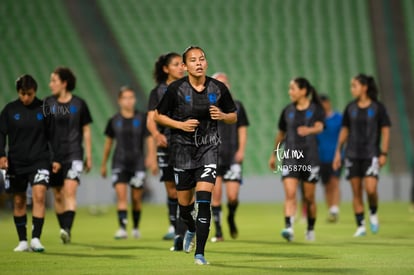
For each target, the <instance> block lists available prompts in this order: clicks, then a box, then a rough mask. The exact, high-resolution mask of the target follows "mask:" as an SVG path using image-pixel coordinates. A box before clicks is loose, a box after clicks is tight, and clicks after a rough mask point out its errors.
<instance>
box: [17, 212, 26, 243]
mask: <svg viewBox="0 0 414 275" xmlns="http://www.w3.org/2000/svg"><path fill="white" fill-rule="evenodd" d="M14 224H15V226H16V230H17V235H19V241H27V232H26V225H27V216H26V215H24V216H21V217H16V216H14Z"/></svg>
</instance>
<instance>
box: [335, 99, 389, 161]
mask: <svg viewBox="0 0 414 275" xmlns="http://www.w3.org/2000/svg"><path fill="white" fill-rule="evenodd" d="M342 126H343V127H346V128H348V130H349V136H348V141H347V145H346V149H345V156H346V157H347V158H354V159H370V158H373V157H377V156H379V154H380V138H381V128H383V127H390V126H391V121H390V118H389V116H388V113H387V110H386V109H385V106H384V105H383V104H382V103H380V102H378V101H373V102H372V103H371V104H370V105H369V106H368V107H367V108H360V107H358V103H357V101H352V102H351V103H349V104H348V106H346V108H345V111H344V114H343V120H342Z"/></svg>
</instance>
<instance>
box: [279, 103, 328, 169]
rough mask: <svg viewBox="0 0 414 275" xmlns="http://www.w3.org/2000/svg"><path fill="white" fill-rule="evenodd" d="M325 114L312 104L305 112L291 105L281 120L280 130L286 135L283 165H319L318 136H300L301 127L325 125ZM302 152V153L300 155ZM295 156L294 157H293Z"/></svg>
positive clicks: (285, 110)
mask: <svg viewBox="0 0 414 275" xmlns="http://www.w3.org/2000/svg"><path fill="white" fill-rule="evenodd" d="M324 120H325V113H324V110H323V108H322V107H321V106H319V105H317V104H315V103H313V102H312V103H311V104H310V105H309V107H308V108H307V109H305V110H297V109H296V105H295V104H294V103H292V104H289V105H288V106H287V107H286V108H285V109H284V110H283V111H282V114H281V116H280V119H279V130H281V131H283V132H285V133H286V136H285V140H284V151H285V155H286V157H285V158H284V159H283V164H296V163H301V164H309V165H316V166H317V165H319V155H318V141H317V138H316V135H307V136H304V137H303V136H300V135H298V133H297V130H298V127H299V126H308V127H312V126H314V124H315V122H321V123H324ZM299 152H301V153H299ZM292 154H293V155H292Z"/></svg>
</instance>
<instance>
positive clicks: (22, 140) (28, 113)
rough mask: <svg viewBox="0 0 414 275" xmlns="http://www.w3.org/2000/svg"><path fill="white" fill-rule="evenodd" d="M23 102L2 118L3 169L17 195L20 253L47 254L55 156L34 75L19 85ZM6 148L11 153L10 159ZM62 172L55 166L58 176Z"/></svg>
mask: <svg viewBox="0 0 414 275" xmlns="http://www.w3.org/2000/svg"><path fill="white" fill-rule="evenodd" d="M16 90H17V93H18V96H19V98H18V99H17V100H15V101H12V102H10V103H9V104H7V105H6V106H5V107H4V109H3V111H2V112H1V115H0V169H7V178H8V179H6V181H5V183H6V184H5V188H6V191H7V192H9V193H12V194H13V206H14V207H13V216H14V223H15V225H16V230H17V234H18V236H19V244H18V246H17V247H16V248H15V249H14V251H16V252H21V251H29V250H30V249H31V250H32V251H35V252H42V251H44V247H43V245H42V244H41V242H40V235H41V234H42V228H43V223H44V218H45V200H46V190H47V188H48V185H49V172H50V168H51V161H50V160H51V155H50V151H49V144H48V133H47V131H48V123H47V120H46V117H45V114H44V112H43V108H42V106H43V102H42V101H41V100H39V99H38V98H37V97H36V90H37V83H36V81H35V79H33V77H32V76H30V75H27V74H26V75H22V76H20V77H19V78H18V79H17V81H16ZM6 144H7V145H8V153H7V155H6V149H5V147H6ZM59 168H60V164H59V163H57V162H55V163H54V165H53V169H54V172H56V171H57V170H58V169H59ZM28 185H30V186H32V196H33V198H32V202H33V204H32V205H33V208H32V216H33V217H32V240H31V241H30V247H29V244H28V242H27V232H26V225H27V211H26V190H27V187H28Z"/></svg>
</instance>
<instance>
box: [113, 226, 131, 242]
mask: <svg viewBox="0 0 414 275" xmlns="http://www.w3.org/2000/svg"><path fill="white" fill-rule="evenodd" d="M114 238H115V239H116V240H120V239H126V238H128V233H127V232H126V230H125V229H123V228H119V229H118V231H116V233H115V236H114Z"/></svg>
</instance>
